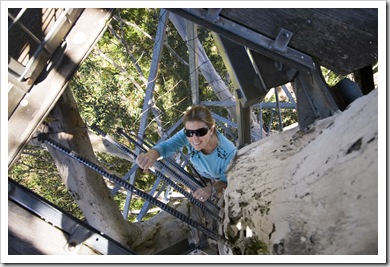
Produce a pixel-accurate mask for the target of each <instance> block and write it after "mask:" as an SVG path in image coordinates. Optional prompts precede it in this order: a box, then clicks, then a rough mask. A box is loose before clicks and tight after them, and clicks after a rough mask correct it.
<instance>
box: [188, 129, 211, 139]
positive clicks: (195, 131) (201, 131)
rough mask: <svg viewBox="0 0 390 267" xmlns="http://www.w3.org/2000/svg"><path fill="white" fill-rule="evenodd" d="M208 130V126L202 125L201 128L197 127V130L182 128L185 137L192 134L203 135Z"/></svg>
mask: <svg viewBox="0 0 390 267" xmlns="http://www.w3.org/2000/svg"><path fill="white" fill-rule="evenodd" d="M208 131H209V127H203V128H200V129H197V130H187V129H185V128H184V134H185V135H186V136H187V137H192V136H193V135H196V136H198V137H199V136H205V135H206V134H207V132H208Z"/></svg>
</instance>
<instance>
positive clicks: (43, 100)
mask: <svg viewBox="0 0 390 267" xmlns="http://www.w3.org/2000/svg"><path fill="white" fill-rule="evenodd" d="M111 13H112V10H105V9H95V8H90V9H85V10H84V12H83V13H82V14H81V16H80V18H79V19H78V20H77V22H76V24H75V25H74V27H73V28H72V30H71V31H70V33H69V34H68V36H67V37H66V38H65V40H66V41H65V42H64V43H63V46H62V47H59V48H58V49H57V50H56V52H55V53H54V56H53V57H52V58H51V63H52V65H51V67H50V68H49V70H45V71H44V72H43V73H42V74H41V76H40V77H39V80H40V82H39V83H37V84H35V85H34V86H33V87H32V89H31V90H30V92H29V93H28V94H26V95H25V97H24V98H23V99H22V100H21V104H19V106H18V107H17V108H16V110H15V111H14V113H13V114H12V116H11V117H10V118H9V119H8V168H9V167H10V166H11V165H12V164H13V163H14V162H15V160H16V159H17V157H18V156H19V154H20V152H21V151H22V150H23V147H24V146H25V145H26V144H27V142H28V141H29V140H30V139H31V137H32V135H33V133H34V132H35V131H36V129H37V128H38V126H39V125H40V124H41V123H42V121H43V120H44V119H45V117H46V116H47V114H48V113H49V112H50V110H51V109H52V108H53V106H54V105H55V103H56V102H57V100H58V98H59V97H60V96H61V94H62V92H63V91H64V89H65V88H66V86H67V83H68V81H69V79H70V78H71V76H72V75H73V73H74V72H75V71H76V69H77V67H78V66H79V65H80V64H81V62H82V61H83V59H84V58H85V57H86V56H87V55H88V53H89V52H90V51H91V50H92V48H93V46H94V45H95V43H96V42H97V41H98V40H99V39H100V37H101V35H102V34H103V33H104V31H105V29H106V26H107V21H108V20H109V19H110V17H111ZM86 25H88V27H86ZM80 37H82V39H80Z"/></svg>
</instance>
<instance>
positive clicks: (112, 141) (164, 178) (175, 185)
mask: <svg viewBox="0 0 390 267" xmlns="http://www.w3.org/2000/svg"><path fill="white" fill-rule="evenodd" d="M91 128H92V129H93V130H95V131H96V132H98V133H99V134H100V135H102V136H103V137H104V138H105V139H106V140H107V141H109V142H110V143H112V144H114V145H116V146H117V147H119V148H120V149H121V150H122V151H124V152H125V153H126V154H129V155H130V156H131V157H133V158H134V159H135V158H136V154H135V153H134V152H133V151H131V150H130V149H128V148H127V147H126V146H124V145H122V144H121V143H119V142H117V141H115V140H114V139H112V138H111V137H110V136H109V135H107V134H106V133H105V132H104V131H102V130H101V129H99V128H98V127H97V126H93V127H91ZM157 164H158V163H157ZM163 168H165V169H166V170H168V171H170V172H169V173H170V174H171V175H173V176H174V178H176V180H178V182H181V183H183V184H184V185H185V186H187V187H188V188H190V189H191V190H193V189H192V188H191V185H189V184H188V183H187V181H186V180H184V179H183V178H182V177H181V176H179V175H177V174H176V173H175V172H173V171H172V170H171V169H169V167H168V166H166V165H164V167H163ZM160 169H161V167H160ZM151 171H152V172H153V173H155V174H156V175H157V176H158V177H159V178H162V179H163V180H164V181H166V182H168V183H169V184H170V185H171V186H172V187H173V188H175V189H176V190H177V191H179V192H180V193H181V194H183V195H184V196H185V197H187V198H188V199H189V200H190V201H191V202H192V203H194V204H195V205H196V206H198V207H199V208H201V209H202V210H203V211H206V212H208V213H210V214H211V215H212V216H213V217H215V218H216V219H217V221H218V222H222V219H221V218H220V217H219V216H218V215H216V214H219V210H220V208H219V207H218V206H216V205H215V204H214V203H212V202H210V201H207V202H206V203H202V202H200V201H198V200H197V199H195V198H194V197H193V196H192V195H191V194H189V193H188V192H187V191H185V190H183V189H182V188H181V187H179V186H178V185H177V184H175V183H174V182H173V181H172V180H170V179H168V178H167V177H166V176H165V175H163V174H162V173H161V172H160V171H158V170H152V169H151ZM193 191H194V190H193ZM184 192H185V193H184ZM205 205H208V206H209V207H211V209H212V210H214V212H212V211H211V210H210V209H209V208H207V207H206V206H205Z"/></svg>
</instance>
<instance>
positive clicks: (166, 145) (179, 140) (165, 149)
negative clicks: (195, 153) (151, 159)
mask: <svg viewBox="0 0 390 267" xmlns="http://www.w3.org/2000/svg"><path fill="white" fill-rule="evenodd" d="M186 145H188V140H187V137H186V136H185V134H184V129H181V130H180V131H179V132H177V133H176V134H175V135H173V136H172V137H171V138H168V139H167V140H165V141H163V142H161V143H159V144H157V145H155V146H153V149H155V150H157V151H158V153H159V154H160V156H161V157H164V158H165V157H169V156H171V155H173V154H174V153H175V152H177V151H179V150H181V149H182V148H183V147H184V146H186Z"/></svg>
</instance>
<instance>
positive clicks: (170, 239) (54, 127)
mask: <svg viewBox="0 0 390 267" xmlns="http://www.w3.org/2000/svg"><path fill="white" fill-rule="evenodd" d="M51 116H52V118H54V119H52V120H50V121H51V122H49V123H48V134H49V136H50V138H52V139H54V140H55V141H57V142H59V143H60V144H62V145H63V146H65V147H67V148H69V149H71V150H73V151H75V152H76V153H77V154H79V155H80V156H82V157H84V158H86V159H88V160H90V161H92V162H95V163H97V164H99V163H98V162H96V157H95V155H94V152H93V149H92V145H91V142H90V139H89V136H88V131H87V129H86V126H85V124H84V122H83V121H82V119H81V117H80V115H79V112H78V109H77V105H76V102H75V100H74V98H73V95H72V92H71V91H70V89H69V88H67V89H66V90H65V91H64V94H63V95H62V96H61V98H60V99H59V101H58V102H57V103H56V105H55V106H54V108H53V109H52V111H51ZM47 148H48V150H49V152H50V154H51V156H52V158H53V160H54V162H55V164H56V166H57V168H58V171H59V174H60V176H61V178H62V180H63V182H64V184H65V185H66V187H67V189H68V190H69V192H70V194H71V195H72V197H73V198H74V199H75V201H76V203H77V205H78V206H79V208H80V209H81V210H82V212H83V213H84V215H85V218H86V220H87V222H88V223H89V224H90V225H91V226H93V227H94V228H96V229H98V230H99V231H101V232H103V233H104V234H106V235H107V236H110V237H111V238H113V239H115V240H116V241H118V242H119V243H121V244H122V245H124V246H126V247H129V248H131V249H132V250H134V251H136V252H137V253H140V254H148V253H151V254H155V253H157V252H159V251H161V250H163V249H165V248H167V247H169V246H171V245H173V244H175V243H177V242H179V241H180V240H183V239H185V238H187V233H188V226H187V225H186V224H184V223H182V222H181V221H180V220H177V219H176V218H175V217H173V216H172V215H170V214H166V213H165V212H160V214H159V215H157V216H156V218H155V219H154V220H153V221H151V222H148V223H147V224H144V223H142V222H140V223H129V222H128V221H126V220H124V219H123V217H122V214H121V212H120V210H119V207H118V205H117V204H116V203H115V202H114V200H113V198H112V197H111V195H110V192H109V191H108V188H107V186H106V184H105V182H104V180H103V178H102V176H101V175H99V174H98V173H96V172H95V171H93V170H91V169H90V168H88V167H86V166H84V165H83V164H81V163H79V162H77V161H76V160H74V159H72V158H70V157H69V156H67V155H65V154H63V153H62V152H60V151H58V150H56V149H54V148H52V147H51V146H47ZM186 210H187V208H186V209H183V213H185V212H186Z"/></svg>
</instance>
